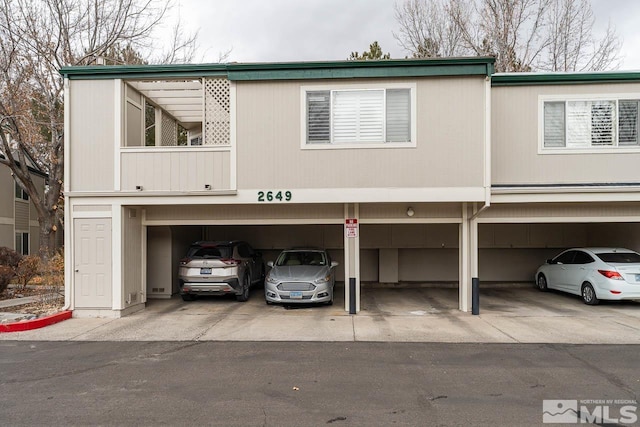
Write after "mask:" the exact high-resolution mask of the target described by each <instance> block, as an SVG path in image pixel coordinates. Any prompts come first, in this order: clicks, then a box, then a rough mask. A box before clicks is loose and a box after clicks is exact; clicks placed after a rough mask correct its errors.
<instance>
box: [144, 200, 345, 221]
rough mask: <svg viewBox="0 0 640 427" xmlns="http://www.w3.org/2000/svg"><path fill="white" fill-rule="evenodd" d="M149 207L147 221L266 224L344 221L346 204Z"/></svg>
mask: <svg viewBox="0 0 640 427" xmlns="http://www.w3.org/2000/svg"><path fill="white" fill-rule="evenodd" d="M146 209H147V215H146V217H147V221H174V222H179V221H203V222H206V221H210V220H217V221H229V222H233V221H255V223H256V224H265V223H268V222H269V221H270V220H289V221H294V220H298V219H301V220H308V221H321V220H325V219H333V220H339V221H340V222H342V218H343V215H344V213H343V212H344V211H343V209H344V208H343V205H341V204H336V205H286V206H284V205H259V206H255V205H253V206H238V205H218V206H191V205H188V206H185V205H179V206H150V207H148V208H146Z"/></svg>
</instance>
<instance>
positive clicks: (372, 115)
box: [332, 90, 384, 143]
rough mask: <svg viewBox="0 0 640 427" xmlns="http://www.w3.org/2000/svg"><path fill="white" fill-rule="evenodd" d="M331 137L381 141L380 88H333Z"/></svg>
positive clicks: (382, 116)
mask: <svg viewBox="0 0 640 427" xmlns="http://www.w3.org/2000/svg"><path fill="white" fill-rule="evenodd" d="M332 115H333V116H332V117H333V141H334V142H336V143H344V142H382V141H384V138H383V135H384V134H383V132H384V90H358V91H337V92H335V93H334V94H333V108H332Z"/></svg>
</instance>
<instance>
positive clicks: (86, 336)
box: [0, 285, 640, 344]
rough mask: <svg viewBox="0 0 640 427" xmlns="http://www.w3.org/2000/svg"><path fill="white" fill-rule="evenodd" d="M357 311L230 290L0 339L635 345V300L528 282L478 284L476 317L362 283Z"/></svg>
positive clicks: (445, 297) (448, 296)
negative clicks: (594, 298)
mask: <svg viewBox="0 0 640 427" xmlns="http://www.w3.org/2000/svg"><path fill="white" fill-rule="evenodd" d="M361 297H362V298H361V311H360V312H359V313H358V314H357V315H349V314H348V313H347V312H346V311H344V298H343V288H339V289H337V292H336V301H335V304H334V305H333V306H311V307H306V306H305V307H291V308H287V307H283V306H278V305H273V306H267V305H265V303H264V297H263V294H262V291H261V290H254V291H253V292H252V295H251V298H250V300H249V301H248V302H246V303H238V302H236V301H235V300H234V299H231V298H217V297H209V298H201V299H198V300H197V301H193V302H184V301H182V300H181V299H180V298H179V297H178V298H172V299H169V300H151V301H149V302H148V304H147V308H146V309H144V310H142V311H140V312H137V313H134V314H132V315H129V316H126V317H123V318H120V319H86V318H73V319H69V320H66V321H64V322H60V323H58V324H55V325H51V326H48V327H46V328H42V329H37V330H32V331H25V332H14V333H4V334H0V340H48V341H69V340H70V341H345V342H349V341H372V342H385V341H386V342H456V343H458V342H460V343H461V342H469V343H478V342H486V343H518V342H521V343H574V344H591V343H598V344H604V343H610V344H640V303H638V302H622V303H607V302H603V303H601V304H600V305H598V306H587V305H585V304H583V303H582V301H581V300H580V298H579V297H576V296H570V295H565V294H561V293H556V292H546V293H541V292H539V291H537V290H536V289H534V288H533V287H532V286H531V287H522V286H516V287H506V286H501V287H491V288H489V287H485V288H483V289H482V290H481V296H480V315H478V316H473V315H471V314H470V313H463V312H460V311H459V310H458V291H457V289H456V288H451V287H402V288H401V287H398V288H389V287H386V288H375V287H366V285H365V286H363V288H362V292H361Z"/></svg>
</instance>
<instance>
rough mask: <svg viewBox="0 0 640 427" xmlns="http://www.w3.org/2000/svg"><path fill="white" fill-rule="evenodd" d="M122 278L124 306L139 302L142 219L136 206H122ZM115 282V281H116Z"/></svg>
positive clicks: (140, 289)
mask: <svg viewBox="0 0 640 427" xmlns="http://www.w3.org/2000/svg"><path fill="white" fill-rule="evenodd" d="M122 237H123V238H122V263H123V265H122V278H123V287H122V289H123V295H122V296H123V298H124V301H123V302H124V304H125V305H124V306H125V308H126V307H128V306H131V305H136V304H139V303H140V302H141V291H143V289H142V221H141V211H140V209H138V208H129V207H124V208H122ZM116 284H117V281H116Z"/></svg>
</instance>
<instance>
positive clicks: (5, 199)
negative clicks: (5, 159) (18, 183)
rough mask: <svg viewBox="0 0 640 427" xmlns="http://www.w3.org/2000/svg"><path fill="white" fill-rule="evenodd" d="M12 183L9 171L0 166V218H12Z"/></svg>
mask: <svg viewBox="0 0 640 427" xmlns="http://www.w3.org/2000/svg"><path fill="white" fill-rule="evenodd" d="M14 182H15V181H14V180H13V177H12V176H11V170H10V169H9V168H8V167H6V166H5V165H2V164H0V218H13V201H14V199H15V198H16V193H15V187H14V186H15V183H14Z"/></svg>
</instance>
